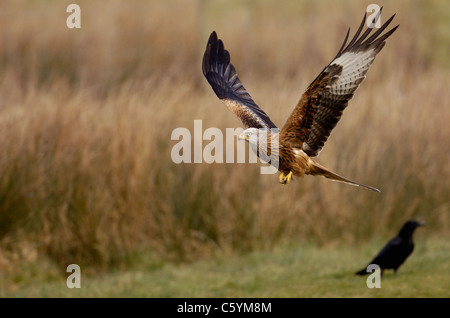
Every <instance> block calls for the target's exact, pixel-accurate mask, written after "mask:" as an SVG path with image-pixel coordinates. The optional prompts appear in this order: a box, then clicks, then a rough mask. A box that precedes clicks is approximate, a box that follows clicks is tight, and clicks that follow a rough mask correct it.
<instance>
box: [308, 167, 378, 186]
mask: <svg viewBox="0 0 450 318" xmlns="http://www.w3.org/2000/svg"><path fill="white" fill-rule="evenodd" d="M311 161H312V160H311ZM308 174H311V175H314V176H323V177H325V178H328V179H331V180H334V181H339V182H344V183H347V184H351V185H354V186H358V187H363V188H366V189H369V190H372V191H375V192H381V191H380V190H378V189H377V188H374V187H370V186H367V185H364V184H361V183H358V182H355V181H352V180H349V179H347V178H344V177H342V176H340V175H338V174H336V173H334V172H332V171H330V170H328V169H327V168H325V167H324V166H321V165H320V164H318V163H317V162H315V161H312V165H311V166H310V170H309V173H308Z"/></svg>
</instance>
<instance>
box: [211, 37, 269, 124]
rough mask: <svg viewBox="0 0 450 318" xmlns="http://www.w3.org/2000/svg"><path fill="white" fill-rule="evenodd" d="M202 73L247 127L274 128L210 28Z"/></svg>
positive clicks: (220, 97) (220, 41) (218, 95)
mask: <svg viewBox="0 0 450 318" xmlns="http://www.w3.org/2000/svg"><path fill="white" fill-rule="evenodd" d="M202 70H203V75H205V77H206V79H207V80H208V82H209V84H210V85H211V87H212V89H213V90H214V92H215V93H216V95H217V97H219V99H220V100H221V101H222V102H223V103H224V104H225V105H226V106H227V107H228V109H229V110H231V111H232V112H233V113H234V114H235V115H236V116H238V117H239V119H240V120H241V121H242V123H243V124H244V126H245V127H246V128H249V127H255V128H267V129H270V128H276V126H275V124H274V123H273V122H272V121H271V120H270V118H269V116H267V114H266V113H265V112H264V111H263V110H262V109H261V108H259V106H258V105H256V103H255V102H254V101H253V99H252V97H251V96H250V94H249V93H247V91H246V89H245V88H244V86H243V85H242V83H241V80H240V79H239V77H238V76H237V73H236V70H235V69H234V66H233V65H232V64H230V54H229V53H228V51H227V50H225V49H224V46H223V43H222V40H220V39H219V40H218V39H217V34H216V32H215V31H213V32H212V33H211V35H210V37H209V40H208V44H207V45H206V50H205V54H204V55H203V64H202Z"/></svg>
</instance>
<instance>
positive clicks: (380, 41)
mask: <svg viewBox="0 0 450 318" xmlns="http://www.w3.org/2000/svg"><path fill="white" fill-rule="evenodd" d="M380 14H381V10H380V12H379V14H378V15H377V18H376V19H378V18H379V16H380ZM393 18H394V16H392V17H391V18H390V19H389V20H387V21H386V23H384V24H383V26H382V27H381V28H380V29H378V30H377V31H376V32H375V33H374V34H373V35H371V36H370V37H368V36H369V34H370V33H371V31H372V28H367V30H366V31H365V32H364V33H363V34H361V31H362V29H363V27H364V24H365V22H366V15H364V18H363V21H362V22H361V25H360V27H359V29H358V30H357V32H356V34H355V36H354V37H353V38H352V40H351V41H350V42H349V43H348V45H347V46H346V43H347V40H348V36H349V32H347V35H346V37H345V40H344V43H343V44H342V46H341V48H340V50H339V52H338V54H337V55H336V57H335V58H334V59H333V61H332V62H331V63H330V64H329V65H327V66H326V67H325V68H324V69H323V71H322V72H321V73H320V74H319V75H318V76H317V77H316V79H315V80H314V81H313V82H312V83H311V84H310V85H309V87H308V88H307V89H306V91H305V93H303V95H302V97H301V98H300V101H299V102H298V104H297V106H296V107H295V108H294V110H293V111H292V114H291V115H290V116H289V118H288V119H287V121H286V123H285V124H284V126H283V128H282V129H281V130H280V131H279V132H274V129H277V127H276V125H275V124H274V123H273V122H272V121H271V120H270V118H269V116H267V114H266V113H265V112H264V111H263V110H262V109H261V108H259V106H258V105H257V104H256V103H255V102H254V101H253V99H252V97H251V96H250V94H249V93H248V92H247V91H246V89H245V88H244V86H243V85H242V83H241V81H240V79H239V77H238V76H237V73H236V70H235V69H234V66H233V65H232V64H230V54H229V53H228V51H227V50H225V48H224V46H223V42H222V41H221V40H219V39H218V38H217V34H216V33H215V32H213V33H211V36H210V37H209V40H208V44H207V46H206V50H205V54H204V56H203V64H202V70H203V74H204V75H205V77H206V79H207V80H208V82H209V83H210V85H211V87H212V88H213V90H214V92H215V93H216V95H217V96H218V97H219V99H221V100H222V101H223V102H224V104H225V105H226V106H227V107H228V109H229V110H231V111H232V112H233V113H234V114H235V115H236V116H238V117H239V118H240V119H241V121H242V123H243V124H244V126H245V127H246V128H247V129H246V130H245V131H244V133H243V134H242V135H241V138H242V139H245V140H247V141H249V143H250V144H251V145H252V149H253V150H254V151H256V153H257V154H258V156H259V157H261V158H263V160H266V159H268V160H266V161H271V162H270V163H271V164H273V163H274V162H276V165H275V166H277V168H278V170H279V171H280V172H281V175H280V182H281V183H283V184H287V183H289V181H290V180H291V178H292V175H295V176H297V177H303V176H304V175H320V176H324V177H326V178H329V179H332V180H336V181H341V182H345V183H349V184H353V185H358V186H362V187H365V188H367V189H370V190H374V191H379V190H378V189H375V188H372V187H369V186H365V185H362V184H359V183H357V182H354V181H351V180H349V179H346V178H344V177H342V176H339V175H338V174H336V173H334V172H332V171H330V170H329V169H327V168H325V167H323V166H322V165H320V164H318V163H317V162H316V161H315V160H313V157H316V156H318V154H319V152H320V151H321V150H322V147H323V145H324V144H325V142H326V140H327V139H328V137H329V135H330V133H331V131H332V130H333V128H334V127H335V126H336V124H337V122H338V121H339V119H340V118H341V116H342V113H343V111H344V109H345V108H346V107H347V105H348V101H349V100H350V99H351V98H352V97H353V94H354V92H355V91H356V89H357V88H358V87H359V85H360V83H361V82H362V81H363V80H364V78H365V75H366V73H367V71H368V69H369V66H370V65H371V64H372V62H373V60H374V59H375V56H376V55H377V54H378V53H379V52H380V50H381V49H382V48H383V46H384V44H385V40H386V39H387V38H388V37H389V36H390V35H391V34H392V33H393V32H394V31H395V30H396V29H397V27H398V26H396V27H394V28H393V29H391V30H390V31H388V32H386V33H385V34H384V35H381V33H382V32H383V31H384V29H385V28H386V27H387V26H388V25H389V23H390V22H391V21H392V19H393ZM374 22H376V21H374ZM373 25H375V23H373ZM349 31H350V30H349ZM360 34H361V36H360ZM259 131H263V132H265V133H264V134H261V135H264V136H268V137H269V138H266V137H264V138H263V137H261V136H260V134H259ZM274 137H276V141H277V144H276V146H274V145H273V144H272V143H271V142H270V140H274V139H271V138H274ZM257 145H259V146H260V145H264V146H265V147H263V148H264V149H268V152H266V151H264V150H263V151H260V150H259V148H260V147H258V146H257Z"/></svg>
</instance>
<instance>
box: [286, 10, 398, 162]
mask: <svg viewBox="0 0 450 318" xmlns="http://www.w3.org/2000/svg"><path fill="white" fill-rule="evenodd" d="M380 14H381V10H380V12H379V13H378V15H377V17H376V20H378V18H379V16H380ZM394 16H395V15H393V16H392V17H391V18H390V19H389V20H388V21H386V23H384V24H383V25H382V26H381V28H380V29H379V30H377V31H376V32H375V33H374V34H373V35H372V36H371V37H369V38H368V39H367V40H366V38H367V36H368V35H369V34H370V32H371V31H372V28H367V30H366V31H365V32H364V33H363V34H362V35H361V37H359V35H360V33H361V31H362V29H363V27H364V24H365V23H366V15H364V18H363V20H362V22H361V25H360V26H359V29H358V31H357V32H356V34H355V36H354V37H353V39H352V40H351V41H350V43H349V44H348V45H347V47H345V44H346V43H347V39H348V35H349V32H350V30H349V31H348V32H347V35H346V37H345V40H344V43H343V44H342V46H341V49H340V50H339V52H338V54H337V55H336V57H335V58H334V60H333V61H332V62H331V63H330V64H329V65H328V66H327V67H325V68H324V70H323V71H322V72H321V73H320V74H319V76H317V78H316V79H315V80H314V81H313V82H312V83H311V85H310V86H309V87H308V88H307V90H306V92H305V93H304V94H303V95H302V97H301V98H300V101H299V102H298V104H297V106H296V107H295V108H294V110H293V112H292V114H291V116H290V117H289V118H288V120H287V121H286V123H285V125H284V126H283V129H282V130H281V135H280V138H283V139H284V140H285V141H288V142H289V143H290V144H291V146H292V147H295V148H299V149H302V150H303V151H304V152H305V153H306V154H308V155H309V156H311V157H315V156H317V155H318V154H319V152H320V150H322V147H323V145H324V143H325V142H326V141H327V139H328V137H329V135H330V133H331V131H332V130H333V128H334V127H335V126H336V124H337V122H338V121H339V119H340V118H341V116H342V113H343V111H344V109H345V108H346V107H347V105H348V101H349V100H350V99H351V98H352V97H353V94H354V93H355V91H356V89H357V88H358V87H359V85H360V83H361V82H362V81H363V80H364V78H365V77H366V73H367V71H368V69H369V66H370V65H371V64H372V62H373V60H374V59H375V56H376V55H377V53H378V52H380V50H381V49H382V48H383V46H384V44H385V42H384V41H385V40H386V39H387V38H388V37H389V36H390V35H391V34H392V33H393V32H394V31H395V30H396V29H397V27H398V25H397V26H396V27H395V28H393V29H391V30H390V31H389V32H386V33H385V34H384V35H383V36H380V34H381V33H382V32H383V30H384V29H385V28H386V27H387V26H388V25H389V23H390V22H391V21H392V19H393V18H394ZM376 20H375V21H374V22H376ZM372 25H374V23H373V24H372Z"/></svg>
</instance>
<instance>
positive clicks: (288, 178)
mask: <svg viewBox="0 0 450 318" xmlns="http://www.w3.org/2000/svg"><path fill="white" fill-rule="evenodd" d="M291 179H292V171H290V172H289V173H288V174H287V176H284V172H282V173H281V174H280V183H281V184H289V182H291Z"/></svg>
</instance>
